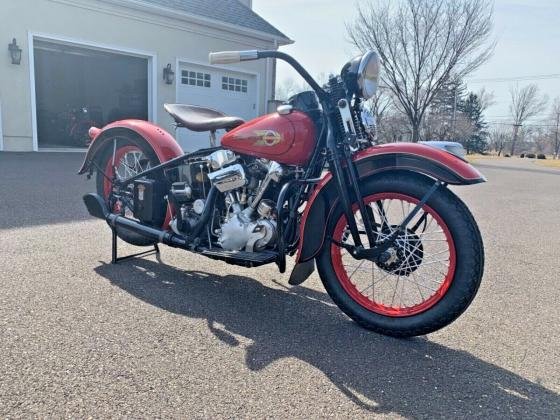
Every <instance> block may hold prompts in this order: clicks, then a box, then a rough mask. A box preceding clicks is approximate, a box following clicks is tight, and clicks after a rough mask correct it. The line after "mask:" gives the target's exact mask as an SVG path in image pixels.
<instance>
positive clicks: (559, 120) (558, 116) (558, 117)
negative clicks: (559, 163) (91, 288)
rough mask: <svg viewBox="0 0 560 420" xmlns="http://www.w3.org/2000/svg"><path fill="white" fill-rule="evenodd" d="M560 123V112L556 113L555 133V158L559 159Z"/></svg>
mask: <svg viewBox="0 0 560 420" xmlns="http://www.w3.org/2000/svg"><path fill="white" fill-rule="evenodd" d="M559 125H560V112H557V113H556V132H555V133H554V159H558V149H560V144H558V126H559Z"/></svg>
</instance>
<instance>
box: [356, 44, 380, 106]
mask: <svg viewBox="0 0 560 420" xmlns="http://www.w3.org/2000/svg"><path fill="white" fill-rule="evenodd" d="M380 71H381V59H380V58H379V55H378V54H377V53H376V52H375V51H368V52H367V53H365V54H364V55H363V56H362V58H361V60H360V65H359V66H358V87H359V89H360V93H361V96H362V98H364V99H365V100H368V99H371V98H372V97H373V96H375V94H376V93H377V88H378V86H379V74H380Z"/></svg>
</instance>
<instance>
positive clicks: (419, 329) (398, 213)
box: [317, 174, 484, 337]
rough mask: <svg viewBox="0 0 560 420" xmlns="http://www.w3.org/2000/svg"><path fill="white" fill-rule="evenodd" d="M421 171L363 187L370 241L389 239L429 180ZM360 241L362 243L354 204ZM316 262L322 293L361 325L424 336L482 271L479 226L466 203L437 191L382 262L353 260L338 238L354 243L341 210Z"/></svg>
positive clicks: (471, 290) (467, 296) (456, 307)
mask: <svg viewBox="0 0 560 420" xmlns="http://www.w3.org/2000/svg"><path fill="white" fill-rule="evenodd" d="M432 183H433V182H432V181H430V180H429V179H428V178H425V177H422V176H415V175H408V174H398V175H395V174H393V175H391V176H387V175H383V176H379V177H376V178H373V179H371V180H369V182H367V183H366V185H365V186H364V187H363V188H362V194H363V196H364V202H365V203H366V205H367V206H368V207H369V209H370V210H369V211H370V213H371V214H373V216H374V218H375V221H376V228H375V230H376V235H377V241H382V240H384V239H386V238H387V237H389V236H390V235H391V234H392V233H393V232H394V231H395V230H396V228H397V227H398V226H399V225H400V223H401V222H402V221H403V220H404V218H405V217H406V216H407V215H408V214H409V213H410V212H411V211H412V209H413V208H414V207H415V206H416V205H417V204H418V203H419V202H420V200H421V199H422V197H423V196H424V194H425V193H426V192H427V191H428V189H429V188H430V187H431V185H432ZM354 208H355V212H356V213H357V214H356V219H357V222H358V228H359V230H360V239H361V241H362V243H363V244H364V246H368V240H367V236H366V234H365V231H364V227H363V223H361V221H360V219H359V212H357V205H356V206H354ZM327 230H328V232H327V236H326V237H329V238H332V239H333V240H334V241H332V242H329V243H326V244H325V246H324V247H323V250H322V252H321V254H320V256H319V257H318V261H317V262H318V264H317V265H318V268H319V273H320V275H321V279H322V281H323V283H324V285H325V288H326V289H327V292H328V293H329V295H330V296H331V298H332V299H333V300H334V301H335V303H336V304H337V305H338V306H339V307H340V308H341V309H342V310H343V311H344V312H345V313H346V314H347V315H349V316H350V317H351V318H352V319H354V320H355V321H356V322H358V323H359V324H360V325H362V326H364V327H365V328H367V329H370V330H373V331H377V332H380V333H382V334H386V335H392V336H398V337H406V336H414V335H421V334H426V333H429V332H432V331H435V330H437V329H440V328H442V327H444V326H446V325H448V324H449V323H451V322H452V321H453V320H455V319H456V318H457V317H458V316H459V315H460V314H461V313H462V312H463V311H464V310H465V309H466V308H467V307H468V306H469V304H470V302H471V301H472V299H473V298H474V296H475V294H476V292H477V290H478V287H479V285H480V281H481V278H482V272H483V262H484V252H483V246H482V239H481V237H480V232H479V230H478V227H477V225H476V222H475V221H474V219H473V217H472V215H471V214H470V212H469V210H468V209H467V207H466V206H465V204H464V203H463V202H462V201H461V200H460V199H459V198H458V197H457V196H455V195H454V194H453V193H452V192H451V191H449V190H448V189H439V190H437V191H436V192H435V193H434V194H433V195H432V196H431V198H430V200H429V201H428V202H427V203H426V205H424V206H423V207H422V209H421V211H420V212H419V214H417V215H416V216H415V217H414V218H413V219H412V221H411V222H410V223H409V224H408V226H407V228H406V229H405V230H404V231H403V232H402V233H400V234H399V235H398V236H397V239H396V241H395V243H394V245H393V247H391V248H390V249H389V254H388V255H389V259H388V260H387V261H386V262H384V263H380V262H376V261H369V260H356V259H354V258H353V257H352V256H351V255H350V254H349V253H348V251H347V250H346V249H344V248H343V247H340V246H338V245H336V242H338V243H346V244H350V245H351V244H353V240H352V236H351V235H350V232H349V228H348V224H347V222H346V217H345V216H344V213H343V211H342V209H341V208H338V209H337V210H335V212H334V213H333V217H332V218H331V220H330V222H329V226H327Z"/></svg>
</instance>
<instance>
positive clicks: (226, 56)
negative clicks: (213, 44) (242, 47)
mask: <svg viewBox="0 0 560 420" xmlns="http://www.w3.org/2000/svg"><path fill="white" fill-rule="evenodd" d="M258 58H259V52H258V51H257V50H250V51H221V52H214V53H210V55H209V56H208V59H209V61H210V64H231V63H239V62H241V61H249V60H258Z"/></svg>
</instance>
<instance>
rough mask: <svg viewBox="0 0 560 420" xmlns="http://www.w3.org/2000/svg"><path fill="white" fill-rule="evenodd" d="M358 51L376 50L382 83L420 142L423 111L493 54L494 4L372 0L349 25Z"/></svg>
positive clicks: (463, 0)
mask: <svg viewBox="0 0 560 420" xmlns="http://www.w3.org/2000/svg"><path fill="white" fill-rule="evenodd" d="M347 29H348V33H349V36H350V40H351V42H352V43H353V44H354V45H355V46H356V47H358V48H359V49H360V50H362V51H365V50H376V51H377V52H378V53H379V55H380V57H381V59H382V60H383V72H382V81H383V84H384V85H386V86H387V87H388V88H389V89H390V90H391V92H392V93H393V95H394V97H395V100H396V103H397V105H398V106H399V108H400V109H401V110H402V112H404V114H405V115H406V116H407V118H408V121H409V124H410V126H411V128H412V141H414V142H417V141H418V140H419V139H420V128H421V126H422V120H423V118H424V115H425V113H426V110H427V109H428V107H429V106H430V103H431V102H432V100H433V98H434V96H435V94H436V93H437V91H438V90H439V89H440V88H441V87H442V85H443V84H444V83H445V82H446V81H448V80H449V79H450V78H452V77H459V78H463V77H465V76H467V75H468V74H470V73H471V72H473V71H474V70H476V69H477V68H478V67H480V66H481V65H482V64H483V63H485V62H486V61H487V60H488V59H489V58H490V56H491V54H492V52H493V49H494V45H495V44H494V43H489V40H490V36H491V32H492V5H491V4H490V3H489V2H487V1H485V0H430V1H426V0H399V1H398V3H397V2H395V1H392V2H389V1H388V0H370V2H369V3H368V5H367V6H366V7H360V8H359V15H358V18H357V19H356V21H355V22H354V23H353V24H352V25H349V26H348V28H347Z"/></svg>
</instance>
